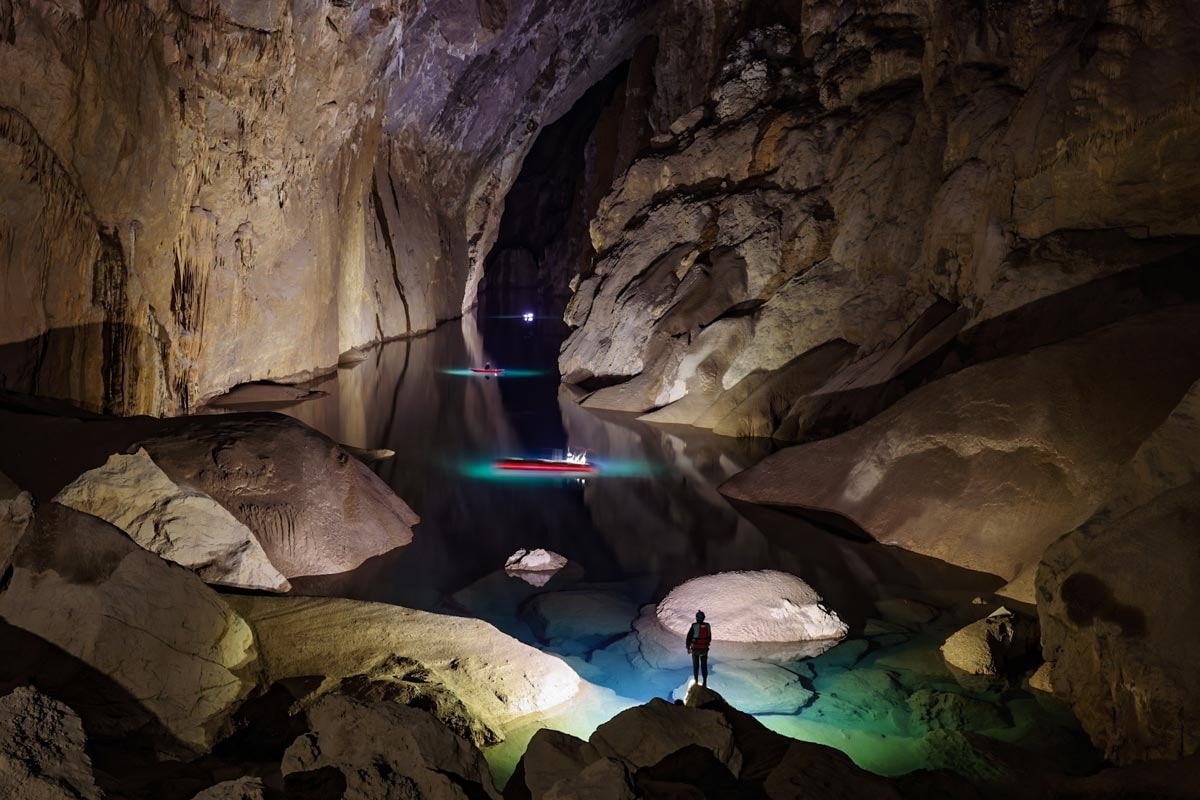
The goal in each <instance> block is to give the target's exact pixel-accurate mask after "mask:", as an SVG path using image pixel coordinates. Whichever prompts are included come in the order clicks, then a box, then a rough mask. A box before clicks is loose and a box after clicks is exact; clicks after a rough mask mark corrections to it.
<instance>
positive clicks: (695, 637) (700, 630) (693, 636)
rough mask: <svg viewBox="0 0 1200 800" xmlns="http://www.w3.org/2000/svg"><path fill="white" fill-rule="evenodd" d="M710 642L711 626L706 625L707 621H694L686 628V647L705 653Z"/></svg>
mask: <svg viewBox="0 0 1200 800" xmlns="http://www.w3.org/2000/svg"><path fill="white" fill-rule="evenodd" d="M710 644H712V628H710V627H708V623H707V622H697V623H694V624H693V625H692V627H691V628H690V629H689V630H688V635H687V647H688V649H689V650H699V651H700V652H701V653H707V652H708V646H709V645H710Z"/></svg>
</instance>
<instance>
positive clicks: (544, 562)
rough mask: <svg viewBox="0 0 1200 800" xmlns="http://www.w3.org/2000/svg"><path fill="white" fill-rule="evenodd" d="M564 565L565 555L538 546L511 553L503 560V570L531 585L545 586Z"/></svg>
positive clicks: (565, 562) (565, 563) (565, 561)
mask: <svg viewBox="0 0 1200 800" xmlns="http://www.w3.org/2000/svg"><path fill="white" fill-rule="evenodd" d="M566 565H567V559H566V557H565V556H562V555H559V554H558V553H555V552H552V551H550V550H546V549H544V548H541V547H538V548H535V549H533V550H524V549H521V550H518V551H517V552H515V553H513V554H512V555H511V556H509V557H508V559H507V560H506V561H505V562H504V571H505V572H506V573H508V574H509V575H511V576H513V577H514V578H520V579H521V580H523V581H525V582H526V583H528V584H530V585H532V586H545V585H546V584H547V583H548V582H549V581H550V579H551V578H553V577H554V576H555V574H557V573H558V571H559V570H560V569H562V568H563V567H565V566H566Z"/></svg>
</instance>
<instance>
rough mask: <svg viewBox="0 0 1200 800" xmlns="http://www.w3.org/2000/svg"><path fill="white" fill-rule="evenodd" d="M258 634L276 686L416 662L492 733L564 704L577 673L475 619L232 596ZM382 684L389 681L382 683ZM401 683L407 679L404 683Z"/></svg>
mask: <svg viewBox="0 0 1200 800" xmlns="http://www.w3.org/2000/svg"><path fill="white" fill-rule="evenodd" d="M228 602H229V603H230V604H231V605H232V606H233V607H234V608H235V609H236V610H237V611H238V612H239V613H240V614H241V615H242V616H243V617H245V618H246V619H247V620H248V621H249V622H250V624H251V625H252V626H253V628H254V631H255V634H256V636H257V641H258V644H259V647H260V648H261V652H262V658H263V660H264V662H265V666H266V671H267V674H268V675H269V676H270V678H271V679H272V680H282V679H284V678H291V677H302V676H314V675H316V676H323V677H325V678H326V679H328V680H329V681H331V683H332V684H334V685H336V684H337V683H338V682H340V680H341V679H343V678H346V677H349V676H353V675H363V674H367V675H370V674H373V673H374V674H378V673H379V670H378V669H377V667H378V666H379V665H381V664H384V663H385V662H388V661H389V660H390V659H393V658H395V657H397V656H399V657H401V658H406V659H411V660H412V661H415V662H417V663H418V664H419V665H421V667H422V668H423V669H424V670H425V671H426V672H427V673H428V677H427V678H426V680H428V681H430V682H433V683H440V684H441V685H443V686H444V687H445V688H446V689H447V690H448V691H449V692H450V693H451V694H452V695H453V696H455V697H457V698H458V699H459V700H460V701H461V703H462V704H463V706H465V707H466V708H467V709H468V710H469V711H470V712H471V714H472V715H474V718H475V719H476V720H478V721H479V722H480V723H482V725H484V726H485V727H486V728H487V729H489V730H491V731H494V732H496V733H497V734H502V732H503V731H504V729H505V728H506V727H507V726H508V725H509V724H510V723H511V722H512V721H513V720H515V719H518V718H519V717H521V716H523V715H526V714H530V713H533V712H536V711H544V710H546V709H549V708H553V707H554V706H556V705H559V704H560V703H564V702H566V701H567V700H570V699H571V698H572V697H574V696H575V694H576V692H578V691H579V687H580V679H579V676H578V675H576V674H575V672H574V671H573V670H572V669H571V668H570V667H568V666H567V665H566V664H564V663H563V662H562V661H560V660H559V659H557V658H554V657H553V656H549V655H546V654H544V653H541V652H539V651H537V650H535V649H533V648H532V647H529V646H528V645H524V644H521V643H520V642H518V641H517V640H516V639H513V638H511V637H509V636H506V635H505V634H503V633H501V632H500V631H498V630H496V629H495V628H493V627H492V626H491V625H488V624H487V623H486V622H482V621H480V620H477V619H470V618H463V617H448V616H444V615H441V614H431V613H428V612H425V611H414V610H411V609H407V608H401V607H399V606H388V605H383V604H380V603H362V602H356V601H353V600H343V599H338V598H300V597H296V598H283V597H280V598H272V597H229V598H228ZM380 677H382V676H380ZM398 677H402V676H398Z"/></svg>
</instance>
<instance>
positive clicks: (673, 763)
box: [504, 687, 970, 800]
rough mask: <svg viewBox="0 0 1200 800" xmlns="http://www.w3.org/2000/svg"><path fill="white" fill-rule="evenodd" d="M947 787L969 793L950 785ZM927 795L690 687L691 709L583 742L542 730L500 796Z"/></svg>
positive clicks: (635, 712) (603, 730) (659, 704)
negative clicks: (782, 733) (780, 732)
mask: <svg viewBox="0 0 1200 800" xmlns="http://www.w3.org/2000/svg"><path fill="white" fill-rule="evenodd" d="M947 785H948V786H949V787H952V788H953V789H954V790H956V791H957V792H963V791H970V790H969V787H967V786H966V785H965V784H964V783H962V782H961V781H956V780H954V779H953V778H950V779H949V782H948V784H947ZM902 788H903V789H909V790H911V794H910V792H909V791H902ZM926 791H928V785H927V784H924V783H922V782H921V779H918V781H916V782H914V783H913V784H910V785H909V786H904V785H903V784H896V783H894V782H892V781H889V780H888V779H885V778H880V777H878V776H875V775H871V774H870V773H868V772H865V771H863V770H861V769H859V768H858V767H856V766H855V765H854V763H853V762H852V761H850V759H848V758H847V757H846V756H845V755H843V754H842V753H839V752H838V751H836V750H834V749H832V748H829V747H825V746H823V745H819V744H811V743H808V742H798V741H794V740H790V739H787V738H786V737H783V736H780V735H778V734H776V733H772V732H771V731H768V730H767V729H766V728H764V727H763V726H762V724H761V723H759V722H758V721H757V720H755V719H754V718H753V717H750V716H748V715H746V714H744V713H742V712H741V711H738V710H736V709H734V708H732V707H730V706H729V705H728V704H727V703H726V702H725V701H724V700H723V699H722V697H721V696H720V695H718V694H717V693H715V692H712V691H710V690H708V689H704V688H702V687H693V688H692V690H691V691H690V692H689V693H688V697H687V702H686V705H685V704H682V703H681V704H678V705H672V704H670V703H666V702H664V701H662V700H658V699H655V700H651V701H650V702H649V703H647V704H646V705H642V706H637V707H635V708H632V709H629V710H628V711H624V712H622V713H621V714H619V715H617V716H616V717H614V718H613V719H611V720H609V721H608V722H606V723H604V724H603V725H601V726H600V727H599V728H597V729H596V732H595V733H593V734H592V736H591V737H590V738H589V739H588V741H586V742H584V741H582V740H580V739H577V738H575V737H573V736H569V735H567V734H563V733H559V732H557V731H550V730H543V731H539V732H538V733H537V734H535V735H534V737H533V740H532V741H531V742H530V743H529V748H528V750H527V751H526V753H525V756H524V757H523V758H522V760H521V763H520V765H519V766H518V767H517V772H516V775H515V776H514V777H513V780H512V781H511V782H510V783H509V785H508V786H507V787H506V788H505V791H504V796H505V797H506V798H509V800H517V798H530V800H542V799H543V798H561V799H562V800H567V799H568V798H572V799H574V798H578V800H584V798H593V797H612V798H633V797H690V796H701V795H704V796H713V795H715V796H720V797H768V798H780V799H781V800H782V798H792V797H879V798H898V797H905V796H914V797H919V796H922V792H926ZM966 796H969V795H966Z"/></svg>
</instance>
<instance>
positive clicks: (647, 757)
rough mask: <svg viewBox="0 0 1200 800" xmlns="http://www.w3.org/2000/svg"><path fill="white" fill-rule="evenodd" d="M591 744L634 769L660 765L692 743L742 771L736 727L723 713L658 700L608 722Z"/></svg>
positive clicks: (599, 751) (602, 752) (734, 770)
mask: <svg viewBox="0 0 1200 800" xmlns="http://www.w3.org/2000/svg"><path fill="white" fill-rule="evenodd" d="M588 742H589V743H590V744H591V745H592V746H593V747H594V748H596V752H597V753H599V754H600V755H601V756H607V757H613V758H620V759H621V760H623V761H625V762H626V763H628V764H631V765H632V766H634V767H646V766H650V765H653V764H657V763H658V762H659V761H661V760H662V759H663V758H665V757H666V756H668V755H670V754H671V753H674V752H675V751H676V750H679V749H680V748H682V747H685V746H686V745H688V744H698V745H700V746H701V747H703V748H705V749H706V750H709V751H710V752H711V753H712V754H713V755H714V756H716V758H717V760H718V761H720V762H721V763H722V764H724V765H725V766H726V767H728V768H729V770H730V772H732V773H733V774H735V775H736V774H737V773H738V772H739V771H740V770H741V768H742V753H741V751H740V750H738V748H737V744H736V743H735V741H734V736H733V728H732V727H731V726H730V724H729V722H728V721H727V720H726V719H725V718H724V717H723V716H722V715H721V714H719V713H717V712H714V711H710V712H708V713H696V712H695V710H693V709H688V708H686V707H684V706H679V705H674V704H672V703H668V702H667V701H665V700H661V699H659V698H657V697H656V698H654V699H653V700H651V701H650V702H649V703H647V704H646V705H644V706H637V707H636V708H631V709H629V710H627V711H622V712H621V713H620V714H618V715H617V716H615V717H613V718H612V719H610V720H609V721H608V722H605V723H604V724H603V725H601V726H600V727H598V728H596V732H595V733H593V734H592V736H591V738H589V739H588Z"/></svg>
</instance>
